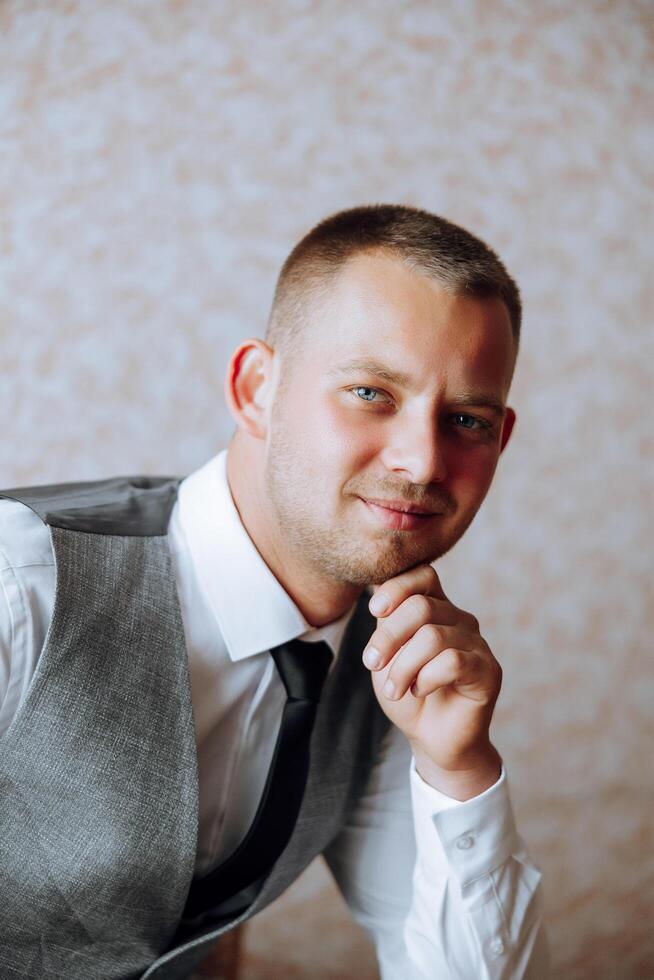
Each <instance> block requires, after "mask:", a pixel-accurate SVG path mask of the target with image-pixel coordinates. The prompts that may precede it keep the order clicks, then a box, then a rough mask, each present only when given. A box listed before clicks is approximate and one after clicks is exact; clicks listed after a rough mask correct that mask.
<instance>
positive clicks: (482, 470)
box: [448, 447, 498, 500]
mask: <svg viewBox="0 0 654 980" xmlns="http://www.w3.org/2000/svg"><path fill="white" fill-rule="evenodd" d="M497 460H498V453H497V451H496V450H495V449H493V450H492V451H491V449H490V448H485V447H479V448H478V449H477V450H475V451H469V452H466V453H461V452H459V453H453V454H452V460H451V465H450V466H449V467H448V476H449V483H450V486H451V488H452V490H453V491H454V493H455V494H456V495H457V496H459V497H460V498H466V499H470V500H478V499H479V500H481V499H483V498H484V496H485V495H486V492H487V490H488V488H489V486H490V485H491V482H492V479H493V474H494V473H495V468H496V466H497Z"/></svg>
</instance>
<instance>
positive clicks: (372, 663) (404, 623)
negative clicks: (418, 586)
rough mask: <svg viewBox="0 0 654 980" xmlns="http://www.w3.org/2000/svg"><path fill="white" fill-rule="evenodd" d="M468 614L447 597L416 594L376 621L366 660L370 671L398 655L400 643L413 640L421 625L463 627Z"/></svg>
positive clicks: (366, 652) (366, 650) (364, 652)
mask: <svg viewBox="0 0 654 980" xmlns="http://www.w3.org/2000/svg"><path fill="white" fill-rule="evenodd" d="M465 615H467V614H465V613H462V611H461V610H459V609H457V608H456V606H453V605H452V603H451V602H447V601H446V600H444V599H434V598H433V597H432V596H428V595H418V594H413V595H410V596H409V597H408V599H405V600H404V602H402V603H400V605H399V606H398V607H397V609H395V610H394V611H393V612H392V613H390V615H388V616H385V617H384V618H383V619H379V620H378V621H377V629H376V630H375V631H374V633H373V634H372V636H371V637H370V639H369V640H368V643H367V645H366V648H365V650H364V651H363V662H364V663H365V665H366V667H369V668H370V669H371V670H379V669H380V668H382V667H385V666H386V664H387V663H388V662H389V661H390V660H391V659H392V658H393V657H394V656H395V654H396V653H397V651H398V650H399V649H400V647H401V646H404V644H405V643H408V641H409V640H410V639H411V637H412V636H413V635H414V633H417V631H418V630H419V629H420V627H421V626H424V625H426V624H427V623H433V624H435V625H439V626H461V625H463V620H462V617H464V616H465Z"/></svg>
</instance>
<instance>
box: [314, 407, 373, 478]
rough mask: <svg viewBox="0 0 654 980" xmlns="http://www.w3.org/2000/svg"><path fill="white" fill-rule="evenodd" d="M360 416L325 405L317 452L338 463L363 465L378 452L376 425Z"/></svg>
mask: <svg viewBox="0 0 654 980" xmlns="http://www.w3.org/2000/svg"><path fill="white" fill-rule="evenodd" d="M372 423H373V420H372V419H366V418H365V417H364V416H363V413H362V412H353V411H352V410H350V411H348V410H347V409H345V408H343V407H342V406H338V405H334V404H331V403H330V402H327V405H326V407H325V412H324V415H323V418H322V427H321V432H320V439H321V447H320V451H321V452H323V453H325V454H329V455H330V456H332V457H335V458H336V459H337V460H340V461H341V463H342V464H343V465H344V466H346V465H350V466H351V465H352V463H353V461H355V460H361V461H365V460H367V459H369V458H370V457H371V456H374V455H375V454H376V453H378V452H379V451H380V450H381V445H380V442H379V440H380V430H381V427H380V426H379V424H377V425H374V424H372Z"/></svg>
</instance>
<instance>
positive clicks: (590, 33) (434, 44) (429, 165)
mask: <svg viewBox="0 0 654 980" xmlns="http://www.w3.org/2000/svg"><path fill="white" fill-rule="evenodd" d="M653 14H654V7H653V6H652V4H651V3H648V2H645V0H640V2H639V0H632V2H628V0H624V2H617V0H616V2H600V0H586V2H583V0H582V2H578V3H573V2H571V0H568V2H565V0H563V2H549V0H544V2H536V0H533V2H529V0H527V2H521V3H519V2H514V0H477V2H471V0H459V2H456V0H449V2H447V0H446V2H442V3H440V2H435V0H432V2H428V0H415V2H401V0H396V2H394V3H390V2H385V0H376V2H372V0H361V2H354V3H352V2H345V0H333V2H327V0H325V2H317V0H314V2H310V0H288V2H281V3H280V4H273V3H265V2H258V3H257V2H253V0H244V2H236V0H228V2H212V0H195V2H192V0H188V2H183V0H177V2H174V0H152V2H145V0H130V2H127V0H112V2H111V3H109V2H102V0H90V2H86V3H82V2H65V0H49V2H41V3H31V2H29V0H21V2H18V0H12V2H7V0H5V2H4V3H0V283H1V286H0V332H1V342H2V343H1V351H2V359H1V374H0V380H1V383H0V413H1V414H0V418H1V419H2V439H1V440H0V483H1V484H2V485H3V486H10V485H17V484H25V483H37V482H47V481H52V480H72V479H85V478H86V479H93V478H98V477H101V476H105V475H110V474H118V473H129V472H149V473H178V474H183V473H186V472H189V471H190V470H191V469H193V468H195V467H196V466H198V465H200V464H201V463H202V462H204V461H205V460H206V459H208V458H209V457H210V456H211V455H213V454H214V453H215V452H216V451H217V450H218V449H219V448H221V447H222V446H223V445H225V443H226V441H227V439H228V438H229V435H230V432H231V428H232V427H231V424H230V420H229V417H228V415H227V412H226V409H225V407H224V404H223V398H222V385H223V373H224V369H225V366H226V363H227V359H228V357H229V354H230V352H231V350H232V348H233V346H234V345H235V344H236V343H237V342H238V341H239V340H240V339H241V338H242V337H245V336H247V335H253V334H256V335H262V333H263V330H264V328H265V323H266V318H267V313H268V308H269V304H270V300H271V296H272V290H273V286H274V281H275V277H276V274H277V271H278V268H279V266H280V264H281V262H282V261H283V259H284V258H285V256H286V254H287V253H288V251H289V250H290V248H291V247H292V246H293V244H294V243H295V242H296V241H297V239H298V238H299V237H300V236H301V235H302V234H304V232H305V231H307V230H308V228H309V227H311V225H312V224H314V223H315V222H316V221H317V220H318V219H319V218H321V217H323V216H325V215H326V214H328V213H330V212H332V211H335V210H338V209H340V208H342V207H347V206H351V205H354V204H359V203H370V202H375V201H391V202H403V203H410V204H415V205H417V206H421V207H426V208H428V209H430V210H433V211H436V212H437V213H440V214H443V215H444V216H446V217H448V218H450V219H452V220H454V221H457V222H459V223H461V224H463V225H465V226H467V227H469V228H470V229H471V230H473V231H475V232H477V233H478V234H480V235H481V236H482V237H484V238H486V239H487V240H488V241H489V243H491V244H492V245H493V246H494V247H496V248H497V249H498V251H499V252H500V254H501V255H502V257H503V258H504V259H505V261H506V263H507V265H508V267H509V269H510V270H511V271H512V272H513V274H514V275H515V277H516V278H517V280H518V282H519V283H520V285H521V288H522V292H523V297H524V304H525V323H524V339H523V343H522V352H521V356H520V361H519V365H518V371H517V375H516V380H515V385H514V393H513V404H514V405H515V407H516V409H517V412H518V424H517V428H516V431H515V434H514V437H513V440H512V442H511V444H510V446H509V448H508V449H507V452H506V454H505V456H503V457H502V460H501V463H500V467H499V470H498V475H497V478H496V483H495V485H494V487H493V489H492V491H491V493H490V495H489V498H488V500H487V502H486V503H485V504H484V507H483V508H482V511H481V512H480V514H479V517H478V519H477V521H476V522H475V524H474V525H473V527H472V528H471V530H470V531H469V533H468V535H467V536H466V537H465V538H464V540H463V541H462V542H461V544H460V545H459V546H457V549H455V551H454V552H453V554H452V555H450V556H448V557H447V558H446V559H444V560H443V561H442V562H441V563H440V571H441V577H442V580H443V583H444V585H445V588H446V591H447V592H448V593H449V594H450V595H451V597H452V598H453V600H454V601H455V602H456V603H457V604H458V605H460V606H463V607H464V608H467V609H470V610H472V611H473V612H475V613H476V614H477V615H478V617H479V619H480V621H481V624H482V630H483V632H484V635H485V636H486V637H487V639H488V640H489V642H490V644H491V647H492V648H493V650H494V652H495V654H496V656H497V657H498V659H499V660H500V662H501V663H502V665H503V667H504V685H503V691H502V695H501V698H500V701H499V704H498V708H497V710H496V714H495V721H494V728H493V735H494V740H495V742H496V744H497V746H498V748H499V750H500V752H501V753H502V755H503V757H504V760H505V763H506V767H507V770H508V774H509V780H510V784H511V787H512V794H513V799H514V804H515V808H516V811H517V815H518V819H519V823H520V828H521V831H522V833H523V835H524V836H525V838H526V839H527V841H528V842H529V845H530V849H531V851H532V853H533V856H534V857H535V859H536V860H537V861H538V863H539V864H540V865H541V866H542V868H543V869H544V872H545V876H546V878H545V885H546V892H545V894H546V903H547V912H548V922H549V931H550V938H551V944H552V947H553V951H554V956H555V976H556V977H557V978H559V977H560V978H569V980H635V978H650V980H651V978H652V977H654V933H653V931H652V909H653V905H654V861H653V852H654V840H653V837H654V824H653V821H652V817H651V810H652V799H653V798H654V791H653V786H652V783H653V779H652V775H653V772H652V744H653V739H654V721H653V718H654V711H653V708H654V677H653V673H654V671H653V667H652V653H651V651H652V641H651V637H652V628H653V627H654V620H653V614H652V608H653V606H654V602H653V601H652V599H653V597H652V593H651V581H652V557H651V556H652V529H651V511H650V514H649V515H647V513H646V508H647V504H648V502H650V501H651V497H652V476H653V473H652V462H651V459H652V444H653V439H652V424H651V418H650V415H651V413H650V411H649V410H648V408H647V406H646V402H645V395H646V393H647V392H648V391H651V390H652V386H653V384H654V376H653V364H654V350H653V348H652V329H651V320H652V310H653V309H654V290H653V289H652V276H651V241H652V232H653V230H654V221H653V213H652V183H653V180H652V177H653V172H652V159H653V157H654V141H653V139H652V125H651V124H652V118H651V116H652V106H653V105H654V83H653V71H652V61H653V59H652V40H653V37H652V34H653V19H654V18H653ZM648 516H649V521H648V520H647V517H648ZM648 603H649V604H648ZM298 934H300V935H301V938H300V940H298V938H297V937H298ZM290 937H292V938H293V942H292V943H291V942H290V941H289V939H290ZM271 963H274V964H275V966H274V969H273V968H272V967H271ZM278 976H279V977H282V976H283V977H284V978H293V977H299V978H304V977H306V978H309V977H311V978H339V980H343V978H348V977H351V978H357V980H366V978H372V977H374V976H375V968H374V956H373V954H372V953H371V950H370V948H369V946H368V945H367V941H366V940H365V938H364V937H363V936H362V934H361V933H359V931H358V929H357V928H356V927H355V926H353V925H350V924H349V921H348V916H347V910H346V909H345V908H344V906H343V904H342V902H341V900H340V898H339V897H338V896H337V895H336V893H335V891H334V889H333V887H332V886H331V885H330V884H329V882H328V881H327V879H326V876H325V873H324V872H323V871H322V869H321V868H320V867H319V866H316V867H315V868H312V869H311V870H310V871H309V873H308V874H307V875H306V876H305V877H304V878H303V879H301V880H300V881H299V882H298V883H296V885H295V886H294V887H293V888H292V889H291V890H290V892H289V893H287V895H286V896H285V897H284V898H283V899H281V900H280V902H279V903H278V905H276V906H275V907H274V908H272V909H270V910H269V911H267V912H266V913H264V914H263V915H262V916H261V917H260V918H258V919H256V920H255V921H254V922H253V923H252V924H251V925H250V926H249V927H248V929H247V930H246V962H245V969H244V971H243V977H244V980H264V978H265V980H270V978H271V977H274V978H276V977H278Z"/></svg>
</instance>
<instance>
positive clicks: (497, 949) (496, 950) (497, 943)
mask: <svg viewBox="0 0 654 980" xmlns="http://www.w3.org/2000/svg"><path fill="white" fill-rule="evenodd" d="M489 949H490V951H491V954H492V955H493V956H501V955H502V953H503V952H504V943H503V942H502V940H501V939H494V940H493V941H492V943H491V944H490V946H489Z"/></svg>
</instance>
